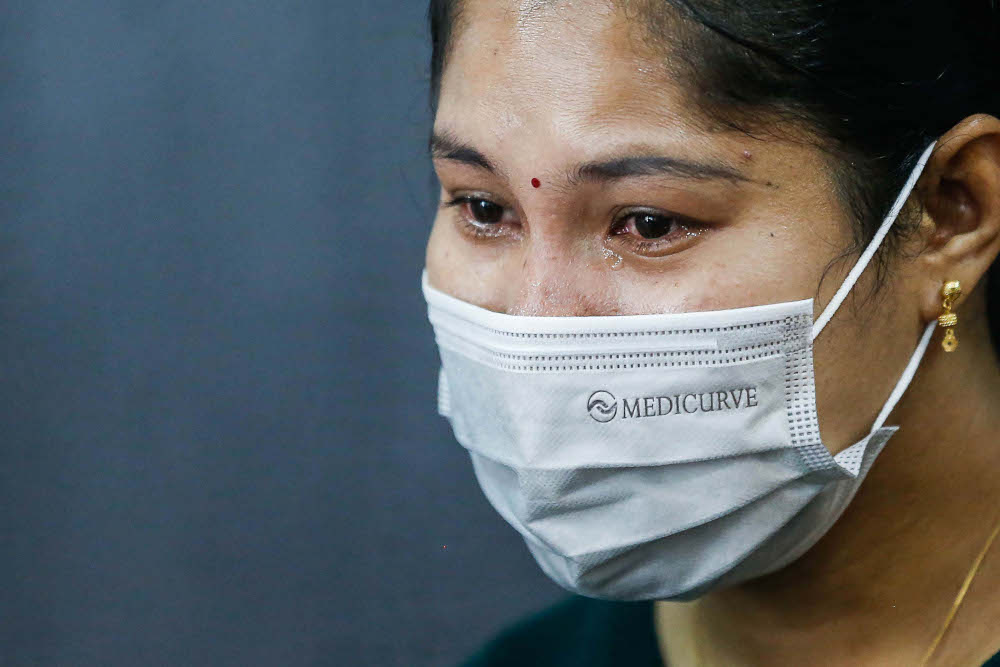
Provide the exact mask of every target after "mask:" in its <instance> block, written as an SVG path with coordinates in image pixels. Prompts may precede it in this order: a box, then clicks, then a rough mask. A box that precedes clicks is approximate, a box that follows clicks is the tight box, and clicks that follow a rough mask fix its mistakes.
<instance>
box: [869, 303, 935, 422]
mask: <svg viewBox="0 0 1000 667" xmlns="http://www.w3.org/2000/svg"><path fill="white" fill-rule="evenodd" d="M936 327H937V320H931V321H930V322H929V323H928V324H927V327H926V328H925V329H924V333H923V335H922V336H921V337H920V342H919V343H918V344H917V349H916V350H914V351H913V354H912V355H911V356H910V362H909V363H908V364H906V368H905V369H904V370H903V374H902V375H900V376H899V380H898V381H897V382H896V387H895V388H894V389H893V390H892V393H891V394H889V399H888V400H887V401H886V402H885V405H883V406H882V411H881V412H880V413H878V417H876V418H875V424H874V425H873V426H872V431H877V430H879V429H880V428H882V425H883V424H884V423H885V420H886V419H888V418H889V413H890V412H892V410H893V408H895V407H896V403H898V402H899V399H900V398H901V397H902V396H903V392H905V391H906V388H907V387H909V386H910V380H912V379H913V376H914V375H916V374H917V368H918V367H919V366H920V360H921V359H923V358H924V352H926V351H927V345H928V344H930V342H931V336H933V335H934V329H935V328H936Z"/></svg>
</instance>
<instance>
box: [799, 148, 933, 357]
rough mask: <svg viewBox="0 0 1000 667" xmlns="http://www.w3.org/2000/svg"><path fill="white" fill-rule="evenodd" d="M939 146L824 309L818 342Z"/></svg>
mask: <svg viewBox="0 0 1000 667" xmlns="http://www.w3.org/2000/svg"><path fill="white" fill-rule="evenodd" d="M935 144H937V140H935V141H932V142H931V144H930V146H928V147H927V148H925V149H924V152H923V155H921V156H920V159H919V160H917V164H916V166H915V167H913V171H912V172H910V177H909V178H908V179H906V184H905V185H904V186H903V189H902V190H900V191H899V196H897V197H896V201H895V203H893V205H892V208H891V209H890V210H889V214H888V215H887V216H885V219H884V220H883V221H882V225H881V226H880V227H879V228H878V231H876V232H875V236H874V237H872V240H871V243H869V244H868V247H867V248H865V251H864V252H863V253H861V257H859V258H858V261H857V263H856V264H855V265H854V268H852V269H851V272H850V273H849V274H847V278H845V279H844V282H843V283H842V284H841V286H840V289H838V290H837V293H836V294H834V295H833V298H832V299H830V303H828V304H826V308H824V309H823V314H822V315H820V316H819V319H817V320H816V322H815V323H813V328H812V337H813V340H816V337H817V336H819V332H820V331H822V330H823V327H825V326H826V325H827V323H828V322H829V321H830V320H831V319H832V318H833V315H834V313H836V312H837V309H838V308H840V304H842V303H843V302H844V299H846V298H847V294H848V292H850V291H851V288H852V287H854V283H856V282H858V278H860V277H861V274H862V273H863V272H864V270H865V269H866V268H867V267H868V262H870V261H871V259H872V257H874V256H875V252H876V251H877V250H878V248H879V246H880V245H882V241H883V239H885V235H886V234H888V233H889V228H891V227H892V223H894V222H895V221H896V216H898V215H899V211H900V210H901V209H902V208H903V204H905V203H906V198H907V197H909V196H910V191H911V190H913V186H914V185H916V183H917V179H918V178H919V177H920V173H921V172H922V171H923V170H924V165H926V164H927V160H928V158H930V156H931V151H932V150H933V149H934V145H935Z"/></svg>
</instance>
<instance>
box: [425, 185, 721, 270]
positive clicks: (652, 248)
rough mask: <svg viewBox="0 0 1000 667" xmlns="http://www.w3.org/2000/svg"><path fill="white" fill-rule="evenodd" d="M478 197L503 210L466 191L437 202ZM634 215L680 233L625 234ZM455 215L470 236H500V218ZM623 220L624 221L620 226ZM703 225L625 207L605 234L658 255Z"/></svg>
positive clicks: (451, 204)
mask: <svg viewBox="0 0 1000 667" xmlns="http://www.w3.org/2000/svg"><path fill="white" fill-rule="evenodd" d="M480 201H485V202H489V203H491V204H493V205H494V206H498V207H500V208H501V209H504V212H506V208H505V207H503V206H502V205H500V204H497V203H496V202H494V201H492V200H490V199H487V198H486V197H474V196H470V195H461V196H458V197H455V198H454V199H451V200H448V201H446V202H444V203H443V204H442V205H441V207H442V208H445V209H447V208H456V209H457V208H458V207H460V206H463V205H465V204H472V203H473V202H480ZM638 215H649V216H653V217H659V218H664V219H669V220H672V221H673V229H677V230H680V232H679V233H680V234H681V238H680V239H677V238H674V237H676V236H677V235H678V232H676V231H673V230H672V231H670V232H668V233H666V234H664V235H663V236H661V237H658V238H654V239H646V238H643V237H642V236H639V237H635V236H633V235H632V234H629V232H628V231H627V230H628V225H627V223H628V221H629V220H630V219H631V218H632V217H634V216H638ZM458 218H459V223H460V224H461V225H462V231H463V232H464V233H466V234H469V235H470V236H472V237H473V238H482V239H494V238H497V237H500V236H501V235H502V234H503V233H504V232H503V229H502V227H503V225H504V223H502V222H499V223H495V222H494V223H482V222H477V221H475V220H473V219H471V218H470V216H468V215H466V214H463V213H461V212H460V213H459V215H458ZM623 224H624V225H625V226H624V227H623ZM706 227H707V226H706V225H705V224H703V223H699V222H697V221H695V220H691V219H690V218H686V217H684V216H680V215H677V214H673V213H663V212H657V211H648V210H629V211H626V212H625V213H624V214H623V215H619V216H618V217H616V218H615V220H614V221H613V222H612V223H611V228H610V230H609V236H610V237H614V238H619V237H624V236H628V237H630V240H629V239H626V240H623V242H625V243H628V244H629V246H630V247H629V250H630V251H631V252H634V253H636V254H639V255H651V256H659V255H665V254H669V253H667V252H663V251H664V250H665V249H669V248H670V247H671V246H676V245H678V244H679V243H683V242H684V241H685V240H686V239H693V238H695V237H698V236H700V235H701V234H702V232H704V231H705V229H706Z"/></svg>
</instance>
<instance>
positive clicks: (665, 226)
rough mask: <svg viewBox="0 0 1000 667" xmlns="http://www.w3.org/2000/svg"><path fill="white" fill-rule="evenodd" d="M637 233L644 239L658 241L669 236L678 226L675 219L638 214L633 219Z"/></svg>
mask: <svg viewBox="0 0 1000 667" xmlns="http://www.w3.org/2000/svg"><path fill="white" fill-rule="evenodd" d="M632 224H633V227H634V228H635V231H636V233H638V234H639V236H641V237H642V238H644V239H658V238H660V237H661V236H666V235H667V234H669V233H670V232H671V231H672V230H673V229H674V228H675V227H676V226H677V222H676V220H674V218H667V217H664V216H662V215H652V214H650V213H638V214H636V215H635V216H634V218H633V223H632Z"/></svg>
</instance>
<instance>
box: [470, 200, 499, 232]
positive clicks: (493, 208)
mask: <svg viewBox="0 0 1000 667" xmlns="http://www.w3.org/2000/svg"><path fill="white" fill-rule="evenodd" d="M467 203H468V205H469V212H470V214H471V215H472V219H473V220H475V221H476V222H478V223H480V224H483V225H493V224H496V223H498V222H500V221H501V220H503V206H499V205H497V204H494V203H493V202H491V201H489V200H486V199H474V198H473V199H469V200H468V201H467Z"/></svg>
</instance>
